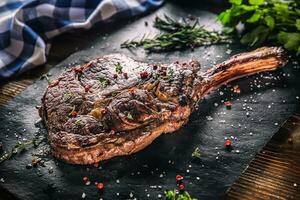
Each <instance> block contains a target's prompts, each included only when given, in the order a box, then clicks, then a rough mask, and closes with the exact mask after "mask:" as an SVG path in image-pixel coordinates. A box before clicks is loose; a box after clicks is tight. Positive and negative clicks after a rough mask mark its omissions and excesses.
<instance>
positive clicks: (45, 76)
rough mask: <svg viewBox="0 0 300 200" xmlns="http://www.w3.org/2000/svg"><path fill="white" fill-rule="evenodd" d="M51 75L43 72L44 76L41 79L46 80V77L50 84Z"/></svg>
mask: <svg viewBox="0 0 300 200" xmlns="http://www.w3.org/2000/svg"><path fill="white" fill-rule="evenodd" d="M50 76H52V75H51V74H49V73H48V74H43V75H42V76H41V78H40V80H44V79H46V80H47V82H48V84H50V83H51V80H50V78H49V77H50Z"/></svg>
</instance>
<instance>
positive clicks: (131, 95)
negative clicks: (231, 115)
mask: <svg viewBox="0 0 300 200" xmlns="http://www.w3.org/2000/svg"><path fill="white" fill-rule="evenodd" d="M284 63H285V60H284V59H283V56H282V49H280V48H276V47H269V48H261V49H258V50H256V51H253V52H249V53H245V54H239V55H236V56H234V57H232V58H231V59H229V60H227V61H225V62H224V63H221V64H219V65H216V66H215V67H213V68H211V69H210V70H209V71H207V72H204V73H202V72H200V64H199V62H197V61H190V62H187V63H179V62H175V63H173V64H170V65H165V64H159V65H150V64H147V63H143V62H138V61H134V60H132V59H130V58H128V57H126V56H124V55H121V54H113V55H107V56H103V57H101V58H97V59H95V60H92V61H90V62H89V63H87V64H84V65H82V66H78V67H74V68H72V69H69V70H67V71H65V72H63V73H62V74H61V75H60V76H59V77H58V78H57V79H56V80H54V81H52V82H51V83H50V84H49V86H48V88H47V90H46V92H45V94H44V96H43V98H42V107H41V109H40V116H41V117H42V119H43V120H44V122H45V124H46V126H47V129H48V139H49V141H50V144H51V146H52V148H53V154H54V156H56V157H57V158H59V159H62V160H64V161H66V162H68V163H74V164H92V163H95V162H98V161H100V160H106V159H109V158H111V157H114V156H120V155H128V154H132V153H134V152H137V151H139V150H141V149H143V148H145V147H146V146H148V145H149V144H150V143H152V141H153V140H154V139H155V138H157V137H158V136H159V135H161V134H162V133H170V132H173V131H175V130H177V129H179V128H180V127H181V126H182V125H184V124H185V123H186V122H187V121H188V117H189V115H190V114H191V112H192V111H193V110H194V107H195V105H196V103H197V102H198V101H200V100H201V99H202V98H203V96H204V95H205V94H207V93H208V92H209V91H211V90H212V89H214V88H216V87H218V86H219V85H220V84H222V83H225V82H228V81H231V80H233V79H237V78H239V77H242V76H246V75H251V74H253V73H257V72H261V71H269V70H274V69H276V68H277V67H279V66H281V65H283V64H284Z"/></svg>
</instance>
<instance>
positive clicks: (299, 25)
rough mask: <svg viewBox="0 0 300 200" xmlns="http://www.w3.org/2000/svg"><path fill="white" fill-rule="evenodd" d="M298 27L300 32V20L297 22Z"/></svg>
mask: <svg viewBox="0 0 300 200" xmlns="http://www.w3.org/2000/svg"><path fill="white" fill-rule="evenodd" d="M296 27H297V30H298V31H300V19H297V20H296Z"/></svg>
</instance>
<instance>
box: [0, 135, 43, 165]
mask: <svg viewBox="0 0 300 200" xmlns="http://www.w3.org/2000/svg"><path fill="white" fill-rule="evenodd" d="M44 140H45V137H43V136H39V137H35V138H33V139H32V140H28V141H26V142H21V141H18V142H17V143H16V145H15V146H14V147H13V148H12V149H11V150H10V151H9V152H7V153H4V155H2V156H1V157H0V164H1V163H2V162H4V161H6V160H8V159H11V158H12V157H13V156H14V155H18V154H20V153H22V152H24V151H26V149H27V148H28V147H30V146H34V147H35V148H36V147H38V146H39V144H40V143H42V142H43V141H44Z"/></svg>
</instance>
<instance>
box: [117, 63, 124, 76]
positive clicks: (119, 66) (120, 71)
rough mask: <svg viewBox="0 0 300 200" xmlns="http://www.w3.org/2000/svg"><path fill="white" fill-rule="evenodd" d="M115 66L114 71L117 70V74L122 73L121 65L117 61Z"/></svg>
mask: <svg viewBox="0 0 300 200" xmlns="http://www.w3.org/2000/svg"><path fill="white" fill-rule="evenodd" d="M115 66H116V72H117V73H118V74H121V73H122V70H123V67H122V66H121V64H120V63H118V64H116V65H115Z"/></svg>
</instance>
